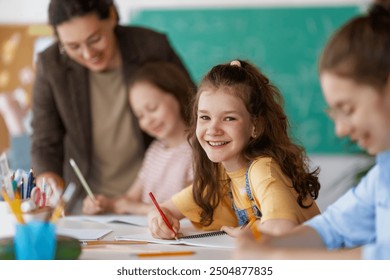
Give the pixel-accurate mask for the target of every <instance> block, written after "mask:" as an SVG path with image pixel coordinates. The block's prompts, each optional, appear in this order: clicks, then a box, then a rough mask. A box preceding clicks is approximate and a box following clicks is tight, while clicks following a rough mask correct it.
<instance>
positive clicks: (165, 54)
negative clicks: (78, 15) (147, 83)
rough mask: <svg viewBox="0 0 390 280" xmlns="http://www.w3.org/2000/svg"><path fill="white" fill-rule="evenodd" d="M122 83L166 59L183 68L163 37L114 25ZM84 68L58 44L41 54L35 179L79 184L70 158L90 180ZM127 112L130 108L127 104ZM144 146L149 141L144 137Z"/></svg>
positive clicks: (35, 108) (35, 94) (35, 103)
mask: <svg viewBox="0 0 390 280" xmlns="http://www.w3.org/2000/svg"><path fill="white" fill-rule="evenodd" d="M115 34H116V36H117V39H118V42H119V48H120V52H121V56H122V71H123V74H124V75H123V77H125V81H124V82H125V84H126V85H127V84H128V80H129V78H131V75H132V73H134V71H136V70H137V69H138V68H139V67H140V65H142V64H144V63H145V62H148V61H156V60H159V61H170V62H173V63H175V64H177V65H179V66H180V67H181V68H182V69H184V70H185V71H186V73H188V72H187V70H186V69H185V67H184V65H183V64H182V62H181V60H180V58H179V57H178V56H177V54H176V53H175V51H174V50H173V49H172V47H171V46H170V44H169V42H168V40H167V37H166V36H165V35H164V34H161V33H157V32H155V31H152V30H149V29H145V28H141V27H124V26H117V27H116V29H115ZM89 95H90V92H89V80H88V69H87V68H85V67H83V66H81V65H80V64H78V63H76V62H75V61H73V60H71V59H70V58H68V56H67V55H66V54H61V53H60V51H59V45H58V43H54V44H53V45H52V46H50V47H49V48H48V49H46V50H45V51H43V52H42V53H40V54H39V57H38V61H37V65H36V80H35V83H34V87H33V105H32V113H33V119H32V128H33V134H32V145H31V166H32V168H33V169H34V171H35V173H36V174H37V175H39V174H41V173H43V172H55V173H56V174H58V175H59V176H62V177H63V178H64V179H65V183H66V184H67V183H69V182H70V181H74V182H78V180H77V179H76V177H75V175H74V173H73V171H71V167H70V165H69V163H68V162H69V158H71V157H73V158H74V159H75V161H76V162H77V163H78V165H79V167H80V169H81V172H82V173H83V174H84V175H86V176H88V174H89V169H90V166H91V153H92V149H91V143H92V142H91V140H92V139H91V137H92V131H91V112H90V111H91V109H90V102H89V98H90V96H89ZM129 110H130V106H129ZM143 139H144V144H145V145H144V146H145V148H146V146H147V145H148V144H149V143H150V138H149V137H147V136H146V134H143Z"/></svg>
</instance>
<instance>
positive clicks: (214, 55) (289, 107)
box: [130, 6, 360, 154]
mask: <svg viewBox="0 0 390 280" xmlns="http://www.w3.org/2000/svg"><path fill="white" fill-rule="evenodd" d="M359 12H360V10H359V8H358V7H357V6H345V7H307V8H302V7H299V8H242V9H238V8H234V9H199V8H198V9H172V10H170V9H168V10H167V9H159V10H150V9H147V10H141V11H138V12H137V13H135V14H132V15H131V17H130V18H131V20H130V24H132V25H142V26H146V27H151V28H153V29H155V30H158V31H162V32H164V33H166V34H167V35H168V37H169V39H170V41H171V43H172V45H173V46H174V48H175V49H176V50H177V52H178V53H179V55H180V56H181V57H182V59H183V61H184V63H185V64H186V66H187V67H188V69H189V71H190V72H191V74H192V76H193V78H194V79H195V81H197V82H198V81H199V80H200V79H201V77H202V76H203V75H204V74H205V73H206V72H207V71H208V70H209V69H210V68H211V67H212V66H214V65H216V64H219V63H225V62H227V61H230V60H232V59H235V58H240V59H244V60H249V61H251V62H252V63H254V64H256V65H257V66H258V67H259V68H260V69H261V70H262V71H263V72H264V73H265V74H266V75H267V76H268V77H269V78H270V80H271V81H272V82H273V83H274V84H275V85H276V86H277V87H278V88H279V89H280V90H281V92H282V94H283V96H284V99H285V110H286V112H287V115H288V117H289V119H290V124H291V126H292V131H291V135H292V136H293V137H294V138H295V139H296V140H297V142H299V143H300V144H302V145H303V146H304V147H305V148H306V151H307V152H308V153H317V154H320V153H327V154H330V153H346V152H351V151H355V150H356V148H354V147H350V145H348V143H347V141H340V140H339V139H337V138H336V136H335V134H334V126H333V123H332V122H331V121H330V120H329V119H328V117H327V116H326V115H325V113H324V109H325V107H326V105H325V101H324V99H323V97H322V94H321V88H320V85H319V79H318V74H317V61H318V57H319V55H320V53H321V50H322V48H323V46H324V44H325V42H326V41H327V39H328V38H329V36H330V35H331V34H332V33H333V32H334V31H335V30H336V29H337V28H338V27H339V26H340V25H342V24H343V23H345V22H346V21H347V20H349V19H350V18H351V17H353V16H355V15H357V14H358V13H359Z"/></svg>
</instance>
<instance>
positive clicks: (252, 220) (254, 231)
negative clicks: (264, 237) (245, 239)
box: [248, 217, 261, 240]
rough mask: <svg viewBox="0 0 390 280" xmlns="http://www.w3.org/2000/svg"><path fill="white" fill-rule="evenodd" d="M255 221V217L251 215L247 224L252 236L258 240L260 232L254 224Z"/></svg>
mask: <svg viewBox="0 0 390 280" xmlns="http://www.w3.org/2000/svg"><path fill="white" fill-rule="evenodd" d="M256 221H257V219H256V218H254V217H252V218H251V219H250V222H249V224H248V226H249V227H250V229H251V232H252V234H253V237H254V238H255V240H260V239H261V232H260V231H259V229H258V228H257V226H256Z"/></svg>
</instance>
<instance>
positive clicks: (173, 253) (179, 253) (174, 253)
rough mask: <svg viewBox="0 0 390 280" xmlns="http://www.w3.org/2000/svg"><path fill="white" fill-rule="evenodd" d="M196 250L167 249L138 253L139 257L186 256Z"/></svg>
mask: <svg viewBox="0 0 390 280" xmlns="http://www.w3.org/2000/svg"><path fill="white" fill-rule="evenodd" d="M193 254H195V252H194V251H167V252H146V253H138V254H136V256H137V257H139V258H148V257H173V256H186V255H193Z"/></svg>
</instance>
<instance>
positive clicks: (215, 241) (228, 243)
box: [115, 231, 234, 249]
mask: <svg viewBox="0 0 390 280" xmlns="http://www.w3.org/2000/svg"><path fill="white" fill-rule="evenodd" d="M115 239H116V240H131V241H145V242H150V243H158V244H171V245H180V244H181V245H189V246H200V247H210V248H227V249H232V248H234V238H233V237H230V236H229V235H228V234H227V233H226V232H224V231H209V232H203V233H196V234H186V235H184V236H182V237H181V238H179V239H174V240H166V239H156V238H154V237H153V236H152V235H151V234H150V232H149V231H147V232H145V233H137V234H128V235H122V236H116V237H115Z"/></svg>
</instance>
